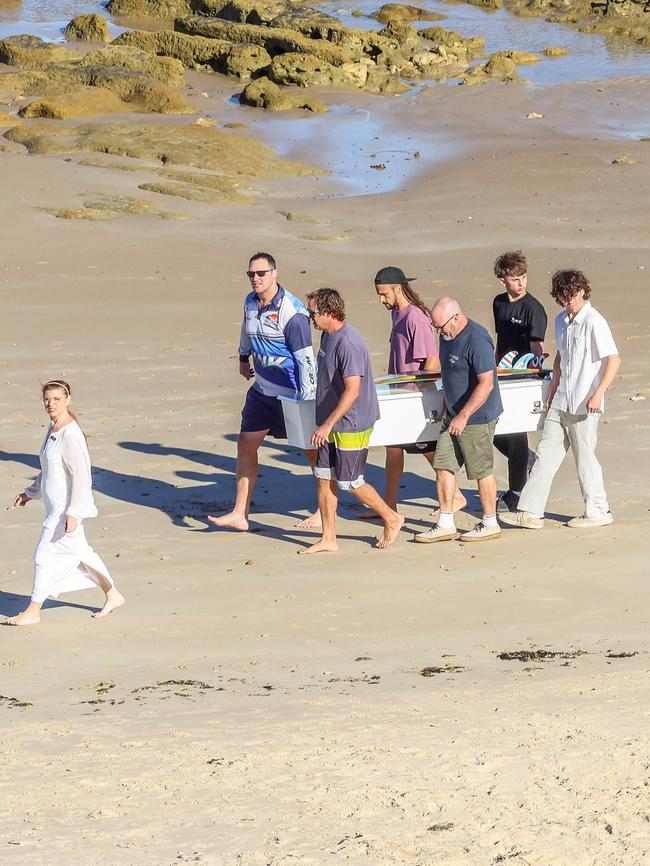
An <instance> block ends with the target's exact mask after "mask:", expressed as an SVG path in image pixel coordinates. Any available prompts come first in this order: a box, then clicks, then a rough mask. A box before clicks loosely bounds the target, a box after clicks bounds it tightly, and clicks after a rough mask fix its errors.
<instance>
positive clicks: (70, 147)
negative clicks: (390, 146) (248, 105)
mask: <svg viewBox="0 0 650 866" xmlns="http://www.w3.org/2000/svg"><path fill="white" fill-rule="evenodd" d="M5 138H7V139H8V140H9V141H13V142H17V143H19V144H22V145H24V146H25V147H26V148H27V150H28V151H29V152H30V153H49V154H65V153H92V152H97V153H108V154H112V155H113V156H128V157H132V158H135V159H146V160H159V161H160V162H161V163H162V164H164V165H165V166H171V165H180V166H193V167H195V168H199V169H201V170H204V169H205V170H208V171H217V172H219V173H221V174H224V175H226V176H228V177H234V178H239V179H241V178H242V177H250V178H263V179H271V178H277V177H297V176H307V175H323V174H327V173H328V172H326V171H324V170H322V169H318V168H314V167H313V166H309V165H303V164H302V163H298V162H292V161H291V160H286V159H282V158H281V157H280V156H278V154H277V153H276V152H275V151H274V150H272V149H271V148H270V147H267V146H266V145H264V144H262V143H261V142H259V141H255V140H253V139H247V138H241V137H240V136H238V135H236V134H234V133H232V132H224V131H223V130H219V129H210V128H207V127H203V126H194V125H192V124H189V125H183V126H181V125H178V124H171V123H170V124H168V123H165V124H151V125H142V126H138V125H132V124H126V123H88V124H82V125H80V126H76V127H62V126H53V125H52V124H25V126H17V127H14V128H12V129H10V130H8V131H7V132H6V133H5Z"/></svg>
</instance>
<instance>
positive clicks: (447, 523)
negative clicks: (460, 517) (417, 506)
mask: <svg viewBox="0 0 650 866" xmlns="http://www.w3.org/2000/svg"><path fill="white" fill-rule="evenodd" d="M438 526H439V527H440V528H441V529H455V528H456V524H455V523H454V513H453V511H441V512H440V517H439V518H438Z"/></svg>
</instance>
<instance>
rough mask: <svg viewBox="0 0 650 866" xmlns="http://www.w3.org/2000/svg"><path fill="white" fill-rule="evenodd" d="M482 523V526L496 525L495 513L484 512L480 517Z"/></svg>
mask: <svg viewBox="0 0 650 866" xmlns="http://www.w3.org/2000/svg"><path fill="white" fill-rule="evenodd" d="M481 520H482V523H483V525H484V526H498V525H499V524H498V523H497V516H496V514H490V515H488V514H484V515H483V517H482V519H481Z"/></svg>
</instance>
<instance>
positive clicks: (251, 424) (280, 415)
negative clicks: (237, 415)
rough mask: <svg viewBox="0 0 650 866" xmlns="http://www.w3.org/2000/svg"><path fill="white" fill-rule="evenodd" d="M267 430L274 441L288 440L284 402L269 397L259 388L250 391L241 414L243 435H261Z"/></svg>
mask: <svg viewBox="0 0 650 866" xmlns="http://www.w3.org/2000/svg"><path fill="white" fill-rule="evenodd" d="M263 430H266V431H267V432H268V434H269V436H273V438H274V439H286V438H287V431H286V428H285V426H284V412H283V411H282V401H281V400H280V399H279V398H278V397H267V396H266V394H262V392H261V391H258V390H257V388H255V387H252V388H249V389H248V393H247V394H246V402H245V403H244V408H243V409H242V413H241V428H240V431H241V432H242V433H261V432H262V431H263Z"/></svg>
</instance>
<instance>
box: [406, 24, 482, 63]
mask: <svg viewBox="0 0 650 866" xmlns="http://www.w3.org/2000/svg"><path fill="white" fill-rule="evenodd" d="M419 35H420V36H423V37H424V38H425V39H429V40H430V41H431V42H433V44H434V45H435V46H436V48H438V49H440V48H443V49H444V52H443V54H444V56H447V57H454V58H456V59H457V60H458V61H459V62H465V61H467V60H471V59H472V58H474V57H479V56H480V55H481V54H482V53H483V51H484V49H485V40H484V39H483V37H482V36H470V37H467V38H465V37H464V36H461V35H460V33H456V31H455V30H445V28H444V27H425V28H424V29H423V30H420V31H419Z"/></svg>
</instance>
